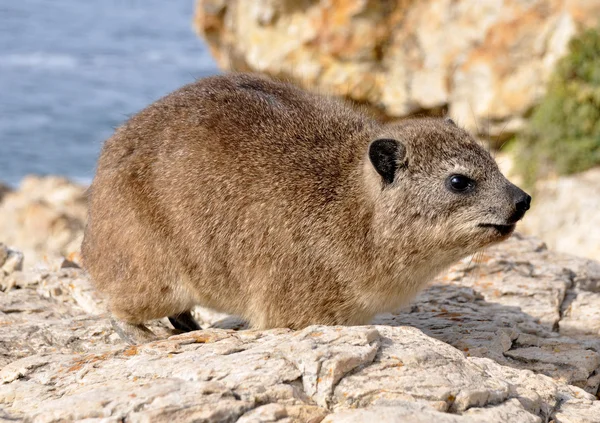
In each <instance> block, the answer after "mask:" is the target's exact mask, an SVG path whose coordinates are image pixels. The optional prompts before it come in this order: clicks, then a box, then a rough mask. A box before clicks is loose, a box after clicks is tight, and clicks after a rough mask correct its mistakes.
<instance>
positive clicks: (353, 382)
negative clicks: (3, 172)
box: [0, 235, 600, 422]
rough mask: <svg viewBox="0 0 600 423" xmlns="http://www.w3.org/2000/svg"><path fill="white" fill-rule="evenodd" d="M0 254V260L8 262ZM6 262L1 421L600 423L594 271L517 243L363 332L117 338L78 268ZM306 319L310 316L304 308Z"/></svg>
mask: <svg viewBox="0 0 600 423" xmlns="http://www.w3.org/2000/svg"><path fill="white" fill-rule="evenodd" d="M17 256H18V254H17V253H16V252H14V251H9V250H8V249H7V248H6V247H0V259H1V260H0V261H1V262H2V263H0V267H2V268H3V269H4V268H5V267H4V266H5V264H6V263H7V262H8V261H10V260H11V259H10V257H17ZM18 262H19V260H18V258H17V259H14V258H13V259H12V263H17V265H9V266H6V268H5V269H6V270H3V273H2V278H3V279H2V280H3V281H6V280H7V279H8V278H11V280H12V282H11V283H4V284H3V285H2V286H3V288H2V289H3V292H0V381H1V383H2V385H0V420H2V419H4V420H2V421H15V420H16V421H20V420H27V421H33V422H58V421H86V422H100V421H103V422H120V421H128V422H138V421H173V422H177V421H182V422H183V421H206V422H225V421H238V422H274V421H277V422H296V421H297V422H319V421H323V422H363V421H377V420H379V421H390V422H394V421H398V422H400V421H402V422H430V421H440V422H482V421H485V422H506V421H519V422H546V421H554V422H599V421H600V401H598V400H597V398H596V396H597V395H598V387H599V385H600V338H599V336H598V335H599V332H598V331H599V327H600V316H599V315H598V312H597V310H598V309H599V306H600V264H599V263H597V262H593V261H590V260H585V259H579V258H575V257H571V256H567V255H563V254H557V253H552V252H550V251H548V250H547V249H546V248H545V246H544V245H543V244H542V243H540V242H539V241H537V240H535V239H533V238H523V237H521V236H518V235H516V236H514V237H513V238H512V239H511V240H509V241H508V242H506V243H504V244H502V245H501V246H498V247H494V248H491V249H489V250H488V251H486V252H484V253H482V254H479V255H477V256H475V257H473V258H469V259H466V260H464V261H462V262H460V263H458V264H457V265H456V266H454V267H453V268H452V269H450V270H449V271H448V272H447V273H446V274H445V275H442V276H441V277H440V278H438V279H437V280H436V281H435V282H434V283H433V284H432V285H431V287H430V288H428V289H427V290H425V291H424V292H423V293H422V295H420V296H419V297H418V298H417V299H416V300H415V301H414V302H413V303H411V305H410V306H409V307H408V308H407V309H406V310H402V311H400V312H398V313H395V314H386V315H381V316H378V318H377V319H376V321H375V322H373V325H372V326H360V327H322V326H313V327H309V328H306V329H304V330H301V331H297V332H294V331H290V330H287V329H275V330H268V331H255V330H241V331H233V330H230V329H227V327H228V326H229V327H230V326H231V325H237V326H239V321H237V320H236V319H232V318H226V316H224V315H218V314H214V313H211V312H210V311H207V310H202V309H199V310H197V313H196V314H197V316H199V317H200V318H201V320H203V327H206V329H205V330H202V331H196V332H191V333H188V334H177V333H176V332H175V331H174V330H173V329H170V327H169V325H168V324H167V323H166V322H164V321H158V322H154V323H153V325H152V329H153V330H154V331H155V332H156V333H157V334H158V335H159V336H160V337H161V338H162V340H160V341H156V342H152V343H149V344H145V345H140V346H136V347H131V346H128V345H125V344H123V342H122V341H121V340H120V339H119V338H118V336H117V335H116V334H115V333H114V332H113V330H112V328H111V326H110V324H109V323H108V321H107V319H106V313H105V309H104V303H103V301H102V299H101V298H99V297H98V296H97V295H96V293H95V292H94V291H93V289H92V288H91V287H90V284H89V279H88V277H87V275H86V274H85V272H84V271H82V270H81V269H78V268H77V267H73V266H74V265H73V263H72V262H69V261H63V262H55V264H54V268H50V269H47V270H31V269H27V268H26V269H25V270H19V269H21V266H19V265H18ZM307 312H310V310H307Z"/></svg>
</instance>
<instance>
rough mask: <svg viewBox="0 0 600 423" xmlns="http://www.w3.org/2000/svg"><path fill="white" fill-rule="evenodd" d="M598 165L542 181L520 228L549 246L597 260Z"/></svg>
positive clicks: (599, 224) (599, 236) (599, 225)
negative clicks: (584, 170) (571, 174)
mask: <svg viewBox="0 0 600 423" xmlns="http://www.w3.org/2000/svg"><path fill="white" fill-rule="evenodd" d="M599 211H600V168H595V169H591V170H588V171H587V172H583V173H580V174H577V175H573V176H563V177H559V178H556V179H552V180H548V181H541V182H540V183H538V184H537V186H536V193H535V197H534V201H533V207H532V209H531V211H529V212H528V213H527V219H525V220H524V221H523V224H522V227H521V229H522V230H523V231H524V232H526V233H528V234H535V235H537V236H542V237H543V238H544V241H546V242H547V243H548V245H549V246H550V248H552V249H555V250H558V251H563V252H568V253H571V254H576V255H581V256H585V257H589V258H593V259H595V260H600V212H599Z"/></svg>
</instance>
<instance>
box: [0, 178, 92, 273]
mask: <svg viewBox="0 0 600 423" xmlns="http://www.w3.org/2000/svg"><path fill="white" fill-rule="evenodd" d="M0 200H1V201H0V242H3V243H5V244H7V245H11V246H15V247H17V248H18V249H20V250H21V251H23V253H24V254H25V257H26V262H25V265H26V267H31V266H33V265H36V264H38V263H39V262H44V261H45V262H46V263H50V262H52V261H54V260H57V259H58V258H59V257H63V256H69V255H70V256H71V258H72V260H78V258H77V257H78V252H79V250H80V245H81V241H82V239H83V229H84V227H85V222H86V218H87V207H86V200H85V193H84V188H83V187H81V186H79V185H76V184H74V183H71V182H69V181H67V180H66V179H64V178H61V177H56V176H48V177H36V176H28V177H26V178H24V179H23V181H22V182H21V185H20V187H19V189H17V190H15V191H13V192H9V193H7V194H6V195H5V196H4V198H3V199H0Z"/></svg>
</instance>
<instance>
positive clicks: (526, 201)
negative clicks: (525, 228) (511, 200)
mask: <svg viewBox="0 0 600 423" xmlns="http://www.w3.org/2000/svg"><path fill="white" fill-rule="evenodd" d="M515 201H516V203H515V206H516V208H517V211H518V212H519V213H523V214H525V212H526V211H527V210H529V206H530V205H531V195H529V194H527V193H526V192H523V191H521V195H520V196H518V197H517V198H516V200H515Z"/></svg>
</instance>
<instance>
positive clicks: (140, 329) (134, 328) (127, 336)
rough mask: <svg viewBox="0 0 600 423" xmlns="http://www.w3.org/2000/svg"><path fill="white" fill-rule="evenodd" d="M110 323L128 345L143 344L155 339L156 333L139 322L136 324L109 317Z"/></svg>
mask: <svg viewBox="0 0 600 423" xmlns="http://www.w3.org/2000/svg"><path fill="white" fill-rule="evenodd" d="M110 323H111V325H112V327H113V329H114V330H115V332H117V334H118V335H119V336H120V337H121V339H122V340H123V341H125V342H127V343H128V344H130V345H140V344H145V343H147V342H152V341H155V340H156V339H157V337H156V335H155V334H154V333H153V332H152V331H151V330H150V329H148V328H147V327H146V326H145V325H143V324H141V323H139V324H137V325H136V324H133V323H127V322H125V321H123V320H117V319H114V318H111V319H110Z"/></svg>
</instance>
